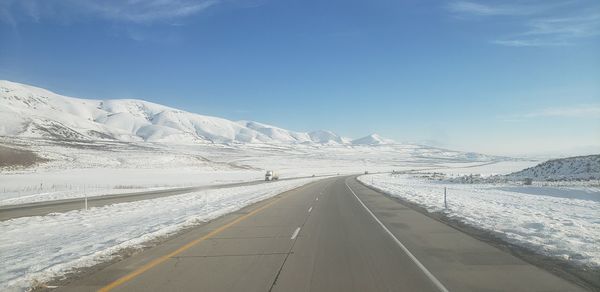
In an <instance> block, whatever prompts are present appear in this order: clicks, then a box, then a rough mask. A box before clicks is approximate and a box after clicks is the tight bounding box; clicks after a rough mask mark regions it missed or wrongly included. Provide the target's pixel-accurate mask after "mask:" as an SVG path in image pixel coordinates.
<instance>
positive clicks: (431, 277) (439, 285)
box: [345, 183, 449, 292]
mask: <svg viewBox="0 0 600 292" xmlns="http://www.w3.org/2000/svg"><path fill="white" fill-rule="evenodd" d="M345 184H346V187H348V189H349V190H350V191H351V192H352V194H353V195H354V197H355V198H356V199H357V200H358V202H359V203H360V204H361V205H362V206H363V207H364V208H365V210H367V212H368V213H369V214H371V216H372V217H373V219H375V221H377V223H379V225H381V227H382V228H383V230H385V232H386V233H387V234H388V235H389V236H390V237H391V238H392V239H393V240H394V241H395V242H396V243H397V244H398V246H400V248H401V249H402V250H403V251H404V252H405V253H406V254H407V255H408V257H409V258H410V259H411V260H412V261H413V263H415V265H417V267H419V269H421V271H422V272H423V273H424V274H425V276H427V278H429V280H430V281H431V282H432V283H433V284H434V285H435V286H436V287H437V288H438V290H440V291H441V292H449V291H448V289H446V287H445V286H444V284H442V282H440V280H438V279H437V278H436V277H435V276H434V275H433V274H432V273H431V272H430V271H429V270H428V269H427V268H426V267H425V266H424V265H423V264H422V263H421V262H420V261H419V260H418V259H417V257H415V256H414V255H413V254H412V253H411V252H410V251H409V250H408V248H406V246H404V244H402V242H401V241H400V240H398V238H396V236H395V235H394V234H393V233H392V232H391V231H390V230H389V229H388V228H387V227H385V225H383V222H381V221H380V220H379V218H377V217H376V216H375V214H373V212H371V210H370V209H369V208H368V207H367V205H365V203H363V202H362V201H361V200H360V198H359V197H358V196H357V195H356V193H355V192H354V191H353V190H352V188H350V186H349V185H348V183H345Z"/></svg>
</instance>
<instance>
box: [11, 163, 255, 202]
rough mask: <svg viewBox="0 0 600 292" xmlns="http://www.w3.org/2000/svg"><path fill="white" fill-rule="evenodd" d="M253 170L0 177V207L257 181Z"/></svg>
mask: <svg viewBox="0 0 600 292" xmlns="http://www.w3.org/2000/svg"><path fill="white" fill-rule="evenodd" d="M262 178H263V173H262V172H259V171H254V170H212V171H211V170H208V169H206V168H192V167H183V168H173V167H171V168H163V169H135V168H83V169H66V170H61V169H58V170H51V171H42V170H38V171H36V172H29V173H5V174H1V175H0V206H2V205H13V204H23V203H32V202H41V201H50V200H60V199H71V198H79V197H82V196H88V197H92V196H102V195H110V194H120V193H131V192H137V191H149V190H158V189H168V188H179V187H192V186H207V185H214V184H224V183H234V182H242V181H252V180H260V179H262Z"/></svg>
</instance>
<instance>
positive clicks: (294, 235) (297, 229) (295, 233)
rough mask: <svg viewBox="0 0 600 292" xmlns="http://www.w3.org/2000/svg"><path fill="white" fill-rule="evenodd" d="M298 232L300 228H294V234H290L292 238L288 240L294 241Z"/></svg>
mask: <svg viewBox="0 0 600 292" xmlns="http://www.w3.org/2000/svg"><path fill="white" fill-rule="evenodd" d="M299 232H300V227H298V228H296V230H294V234H292V238H290V239H291V240H294V239H296V236H298V233H299Z"/></svg>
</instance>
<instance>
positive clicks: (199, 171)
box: [0, 137, 529, 205]
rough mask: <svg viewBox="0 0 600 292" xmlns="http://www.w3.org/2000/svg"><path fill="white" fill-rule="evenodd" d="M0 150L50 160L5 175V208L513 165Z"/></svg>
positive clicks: (56, 145) (436, 153)
mask: <svg viewBox="0 0 600 292" xmlns="http://www.w3.org/2000/svg"><path fill="white" fill-rule="evenodd" d="M0 145H4V146H5V147H10V148H13V149H22V150H27V151H31V152H33V153H36V154H37V155H39V156H41V157H43V158H44V159H46V160H45V162H43V163H40V164H38V165H36V166H35V167H29V168H5V169H2V168H0V205H7V204H20V203H27V202H39V201H45V200H55V199H65V198H75V197H82V196H84V195H87V196H94V195H107V194H116V193H123V192H132V191H143V190H150V189H157V188H174V187H184V186H199V185H211V184H221V183H231V182H241V181H251V180H258V179H262V178H263V175H264V171H265V170H268V169H270V170H276V171H277V172H278V173H279V174H280V176H281V177H282V178H286V177H301V176H311V175H313V174H315V175H329V174H338V173H339V174H352V173H362V172H364V171H365V170H368V171H370V172H378V171H386V172H389V171H392V170H408V169H428V168H436V169H439V170H440V171H441V170H443V169H446V168H448V167H452V165H453V163H454V164H456V167H463V166H468V167H470V168H473V167H476V166H477V165H487V164H489V163H493V164H503V163H514V162H512V161H504V160H502V158H497V157H493V156H489V157H486V156H481V157H477V159H480V160H481V161H479V160H475V161H470V160H467V159H466V158H465V157H464V153H461V152H455V151H450V150H448V151H446V150H441V149H437V148H431V147H426V146H418V145H410V144H394V145H377V146H372V145H359V146H357V145H353V146H351V145H331V144H328V145H320V144H291V145H290V144H260V143H258V144H248V143H246V144H202V143H199V144H164V143H146V142H117V141H57V140H52V139H32V138H16V137H0ZM528 165H529V164H528ZM457 169H458V168H457ZM519 169H520V168H519ZM515 170H518V169H515Z"/></svg>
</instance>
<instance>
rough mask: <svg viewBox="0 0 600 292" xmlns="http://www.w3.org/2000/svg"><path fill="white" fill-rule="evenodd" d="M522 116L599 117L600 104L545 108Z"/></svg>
mask: <svg viewBox="0 0 600 292" xmlns="http://www.w3.org/2000/svg"><path fill="white" fill-rule="evenodd" d="M522 117H524V118H538V117H562V118H596V119H600V104H595V105H576V106H567V107H553V108H545V109H541V110H538V111H533V112H530V113H527V114H524V115H522Z"/></svg>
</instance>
